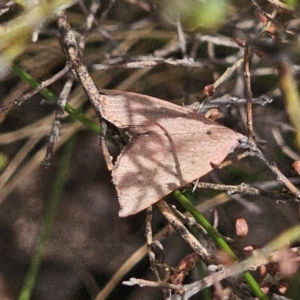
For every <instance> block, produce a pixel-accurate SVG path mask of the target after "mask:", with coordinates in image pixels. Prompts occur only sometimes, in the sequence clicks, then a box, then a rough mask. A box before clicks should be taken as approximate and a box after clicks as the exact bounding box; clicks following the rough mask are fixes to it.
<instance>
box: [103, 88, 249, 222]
mask: <svg viewBox="0 0 300 300" xmlns="http://www.w3.org/2000/svg"><path fill="white" fill-rule="evenodd" d="M100 94H101V98H102V99H101V101H100V103H99V108H100V112H101V115H102V116H103V118H104V119H106V120H107V121H109V122H110V123H112V124H114V125H115V126H116V127H119V128H127V130H128V131H127V132H128V135H129V136H130V142H129V144H128V145H127V146H125V148H124V149H123V151H122V152H121V154H120V155H119V156H118V158H117V160H116V162H115V165H114V168H113V171H112V177H113V182H114V184H115V186H116V189H117V193H118V197H119V203H120V211H119V216H121V217H125V216H129V215H132V214H135V213H137V212H139V211H141V210H143V209H145V208H147V207H148V206H150V205H152V204H154V203H155V202H157V201H158V200H159V199H161V198H162V197H164V196H166V195H168V194H169V193H170V192H172V191H174V190H175V189H178V188H180V187H182V186H184V185H186V184H188V183H190V182H192V181H193V180H195V179H197V178H199V177H201V176H203V175H205V174H206V173H208V172H209V171H211V170H212V164H219V163H221V162H222V161H223V160H224V158H225V157H226V156H227V154H228V153H229V152H230V151H231V150H232V149H234V148H235V147H236V146H237V145H238V140H239V139H240V138H242V137H243V136H242V135H241V134H239V133H237V132H235V131H233V130H231V129H229V128H227V127H224V126H222V125H219V124H218V123H216V122H214V121H211V120H209V119H207V118H205V117H204V116H202V115H199V114H197V113H194V112H192V111H191V110H189V109H186V108H184V107H180V106H177V105H175V104H172V103H169V102H166V101H163V100H160V99H157V98H153V97H149V96H146V95H141V94H135V93H129V92H122V91H114V90H101V91H100Z"/></svg>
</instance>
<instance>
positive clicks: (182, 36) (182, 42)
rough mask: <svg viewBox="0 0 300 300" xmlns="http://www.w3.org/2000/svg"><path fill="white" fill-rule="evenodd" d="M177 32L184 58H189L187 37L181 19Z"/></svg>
mask: <svg viewBox="0 0 300 300" xmlns="http://www.w3.org/2000/svg"><path fill="white" fill-rule="evenodd" d="M177 34H178V40H179V45H180V49H181V54H182V56H183V57H184V58H187V54H186V37H185V34H184V32H183V29H182V26H181V22H180V20H179V19H178V20H177Z"/></svg>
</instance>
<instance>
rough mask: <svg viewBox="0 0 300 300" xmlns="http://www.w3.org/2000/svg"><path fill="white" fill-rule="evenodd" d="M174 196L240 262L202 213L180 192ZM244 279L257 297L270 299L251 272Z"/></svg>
mask: <svg viewBox="0 0 300 300" xmlns="http://www.w3.org/2000/svg"><path fill="white" fill-rule="evenodd" d="M173 196H174V198H175V199H176V200H177V201H178V202H179V203H180V204H181V205H182V206H183V207H184V208H185V209H186V210H187V211H189V212H190V213H191V214H192V215H193V217H194V218H195V220H196V221H197V223H199V224H200V225H201V226H202V227H203V228H204V229H205V230H206V232H207V233H208V235H209V236H210V237H211V238H212V239H213V240H214V241H215V243H216V244H217V245H218V246H219V247H220V248H221V249H222V250H223V251H225V252H226V253H227V254H228V255H229V256H230V257H232V258H233V259H234V260H238V257H237V256H236V255H235V253H234V252H233V251H232V249H231V248H230V246H229V245H228V244H227V242H226V241H225V240H224V239H223V238H222V236H221V235H220V234H219V233H218V232H217V231H216V230H215V229H214V228H213V227H212V225H211V224H210V223H209V222H208V221H207V220H206V218H205V217H204V216H203V214H202V213H200V212H199V211H198V210H197V209H196V208H195V207H194V206H193V205H192V204H191V202H190V201H189V200H188V199H187V198H186V197H185V196H184V195H183V194H182V193H181V192H180V191H178V190H176V191H174V192H173ZM244 278H245V281H246V282H247V284H248V285H249V287H250V288H251V289H252V291H253V293H254V294H255V296H256V297H258V298H259V299H260V300H268V297H267V296H266V295H265V294H264V293H263V291H262V290H261V288H260V286H259V284H258V283H257V282H256V281H255V279H254V278H253V276H252V275H251V274H250V273H249V272H244Z"/></svg>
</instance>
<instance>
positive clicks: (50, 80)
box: [0, 63, 71, 113]
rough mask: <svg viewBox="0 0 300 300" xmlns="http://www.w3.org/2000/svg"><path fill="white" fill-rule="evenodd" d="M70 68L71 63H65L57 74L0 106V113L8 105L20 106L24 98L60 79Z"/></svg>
mask: <svg viewBox="0 0 300 300" xmlns="http://www.w3.org/2000/svg"><path fill="white" fill-rule="evenodd" d="M70 70H71V65H70V64H69V63H67V64H66V66H65V67H64V68H63V69H62V70H61V71H59V72H58V73H57V74H55V75H54V76H52V77H51V78H49V79H47V80H46V81H44V82H42V83H41V84H40V85H39V86H38V87H36V88H35V89H34V90H32V91H30V92H28V93H26V94H25V95H23V96H22V97H20V98H18V99H16V100H14V101H12V102H10V103H8V104H6V105H4V106H2V107H0V113H1V112H3V111H5V110H7V109H9V108H10V107H12V106H14V105H16V106H20V105H22V104H23V103H24V102H25V101H26V100H28V99H30V98H31V97H33V96H34V95H36V94H37V93H39V92H40V91H41V90H42V89H44V88H46V87H47V86H49V85H51V84H52V83H54V82H55V81H57V80H58V79H60V78H61V77H63V76H64V75H65V74H67V73H68V72H69V71H70Z"/></svg>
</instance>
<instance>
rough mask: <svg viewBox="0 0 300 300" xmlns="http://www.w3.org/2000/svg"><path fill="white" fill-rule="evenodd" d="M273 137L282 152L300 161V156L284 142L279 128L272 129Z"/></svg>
mask: <svg viewBox="0 0 300 300" xmlns="http://www.w3.org/2000/svg"><path fill="white" fill-rule="evenodd" d="M272 134H273V137H274V139H275V141H276V143H277V144H278V146H279V147H280V149H281V151H282V152H283V153H285V154H286V155H287V156H288V157H290V158H291V159H293V160H300V155H299V154H298V153H297V152H295V151H293V150H292V149H291V148H290V147H289V146H288V145H287V144H286V143H285V142H284V140H283V138H282V135H281V133H280V132H279V129H278V128H277V127H273V128H272Z"/></svg>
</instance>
